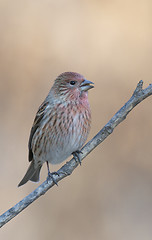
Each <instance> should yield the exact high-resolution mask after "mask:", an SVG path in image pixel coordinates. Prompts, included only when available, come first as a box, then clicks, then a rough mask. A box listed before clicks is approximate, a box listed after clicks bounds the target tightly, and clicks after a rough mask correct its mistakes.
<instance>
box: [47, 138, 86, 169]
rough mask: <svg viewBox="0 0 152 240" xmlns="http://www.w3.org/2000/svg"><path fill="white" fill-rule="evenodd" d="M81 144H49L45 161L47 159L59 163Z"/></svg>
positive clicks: (52, 162)
mask: <svg viewBox="0 0 152 240" xmlns="http://www.w3.org/2000/svg"><path fill="white" fill-rule="evenodd" d="M82 145H83V144H81V145H80V143H79V144H76V143H75V144H74V143H73V142H72V141H71V143H69V142H68V143H67V144H66V142H64V144H61V145H60V144H58V147H57V146H51V147H50V149H49V150H48V151H47V155H46V156H45V161H48V162H49V163H51V164H59V163H61V162H63V161H64V160H66V159H67V158H68V157H69V156H70V155H71V154H72V153H73V152H75V151H76V150H78V149H80V147H81V146H82Z"/></svg>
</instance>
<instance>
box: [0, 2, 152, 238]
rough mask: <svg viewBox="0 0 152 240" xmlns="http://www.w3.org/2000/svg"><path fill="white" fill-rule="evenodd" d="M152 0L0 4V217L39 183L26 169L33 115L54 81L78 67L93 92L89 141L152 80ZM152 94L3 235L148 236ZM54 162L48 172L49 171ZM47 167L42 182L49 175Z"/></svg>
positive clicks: (151, 224)
mask: <svg viewBox="0 0 152 240" xmlns="http://www.w3.org/2000/svg"><path fill="white" fill-rule="evenodd" d="M151 12H152V1H151V0H140V1H139V0H138V1H137V0H128V1H124V0H123V1H122V0H108V1H107V0H101V1H99V0H98V1H97V0H81V1H80V0H58V1H57V0H43V1H40V0H33V1H31V0H26V1H23V0H14V1H11V0H0V111H1V117H0V123H1V124H0V153H1V160H0V164H1V165H0V166H1V167H0V191H1V197H0V212H1V213H3V212H4V211H6V210H7V209H8V208H10V207H12V206H13V205H14V204H16V203H17V202H18V201H20V200H21V199H22V198H23V197H25V196H26V195H27V194H29V193H30V192H31V191H33V190H34V189H35V188H36V187H37V186H38V185H39V184H34V183H32V182H29V183H27V184H26V185H24V186H23V187H21V188H18V187H17V185H18V183H19V182H20V180H21V178H22V177H23V175H24V174H25V171H26V170H27V167H28V165H29V164H28V160H27V155H28V150H27V143H28V138H29V133H30V129H31V126H32V123H33V119H34V117H35V113H36V111H37V109H38V107H39V105H40V104H41V102H42V101H43V100H44V98H45V97H46V95H47V94H48V92H49V90H50V88H51V86H52V84H53V81H54V79H55V78H56V76H57V75H59V74H60V73H62V72H64V71H76V72H79V73H81V74H83V75H84V76H85V77H86V78H87V79H88V80H90V81H93V82H94V83H95V88H94V89H93V90H91V91H90V92H89V99H90V104H91V108H92V129H91V133H90V136H89V139H91V138H92V137H93V136H94V135H95V134H96V133H97V132H98V131H99V130H100V129H101V128H102V127H103V126H104V125H105V124H106V123H107V122H108V121H109V120H110V118H111V117H112V116H113V115H114V114H115V113H116V111H118V110H119V108H120V107H122V106H123V104H124V103H125V102H126V101H127V100H128V99H129V98H130V97H131V95H132V93H133V91H134V89H135V87H136V85H137V83H138V81H139V80H141V79H142V80H144V87H147V86H148V85H149V84H150V83H152V14H151ZM151 106H152V97H149V98H148V99H146V100H145V101H143V102H142V103H141V104H139V105H138V106H137V107H136V108H135V109H134V110H133V111H132V112H131V113H130V114H129V116H128V117H127V119H126V120H125V121H123V123H122V124H121V125H119V126H118V127H117V128H116V129H115V131H114V132H113V134H112V135H111V136H110V137H108V139H106V141H104V142H103V144H101V145H100V146H98V148H96V149H95V150H94V151H93V152H92V153H91V154H90V155H89V156H88V157H87V158H86V159H85V161H83V164H82V167H78V168H77V169H76V170H75V171H74V173H73V174H72V175H71V176H70V177H68V178H66V179H64V180H63V181H61V182H60V183H59V187H56V186H55V187H53V188H52V189H51V190H50V191H48V192H47V193H46V194H45V195H44V196H43V197H41V198H40V199H38V200H37V201H36V202H34V203H33V204H32V205H31V206H30V207H28V208H27V209H25V210H24V211H23V212H22V213H20V214H19V215H18V216H17V217H15V218H14V219H13V220H11V221H10V222H9V223H8V224H6V225H5V226H4V227H3V228H2V229H1V231H0V238H1V239H5V240H10V239H16V240H19V239H22V240H27V239H37V240H41V239H45V240H48V239H54V240H58V239H63V240H64V239H66V240H69V239H72V240H77V239H80V240H81V239H83V240H85V239H87V240H92V239H97V240H99V239H103V240H111V239H112V240H115V239H116V240H119V239H120V240H121V239H123V240H128V239H130V240H136V239H138V240H142V239H144V240H151V236H152V207H151V206H152V146H151V135H152V107H151ZM59 167H60V165H57V166H55V167H54V166H52V170H57V169H59ZM46 175H47V170H46V166H44V167H43V169H42V173H41V182H42V181H44V180H45V179H46Z"/></svg>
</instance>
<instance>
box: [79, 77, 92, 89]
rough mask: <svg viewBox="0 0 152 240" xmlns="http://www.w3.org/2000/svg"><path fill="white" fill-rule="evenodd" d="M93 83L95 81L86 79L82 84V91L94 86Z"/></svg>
mask: <svg viewBox="0 0 152 240" xmlns="http://www.w3.org/2000/svg"><path fill="white" fill-rule="evenodd" d="M92 84H94V83H93V82H91V81H88V80H86V79H85V80H84V81H83V82H82V83H81V85H80V88H81V91H88V90H89V89H91V88H94V86H92Z"/></svg>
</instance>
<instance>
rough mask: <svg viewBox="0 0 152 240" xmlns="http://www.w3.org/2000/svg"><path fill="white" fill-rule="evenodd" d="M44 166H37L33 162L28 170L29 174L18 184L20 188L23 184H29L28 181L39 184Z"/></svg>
mask: <svg viewBox="0 0 152 240" xmlns="http://www.w3.org/2000/svg"><path fill="white" fill-rule="evenodd" d="M41 167H42V165H37V166H35V164H34V160H32V162H31V164H30V166H29V167H28V169H27V172H26V174H25V176H24V177H23V179H22V180H21V182H20V183H19V184H18V187H20V186H22V185H23V184H25V183H27V181H29V180H30V181H33V182H38V181H39V175H40V170H41Z"/></svg>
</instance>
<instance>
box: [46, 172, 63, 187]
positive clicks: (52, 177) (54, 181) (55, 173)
mask: <svg viewBox="0 0 152 240" xmlns="http://www.w3.org/2000/svg"><path fill="white" fill-rule="evenodd" d="M53 175H58V176H59V175H60V174H59V173H58V172H48V176H47V181H49V178H51V180H52V181H53V183H54V184H56V185H57V186H58V183H57V181H56V180H55V178H54V176H53Z"/></svg>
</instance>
